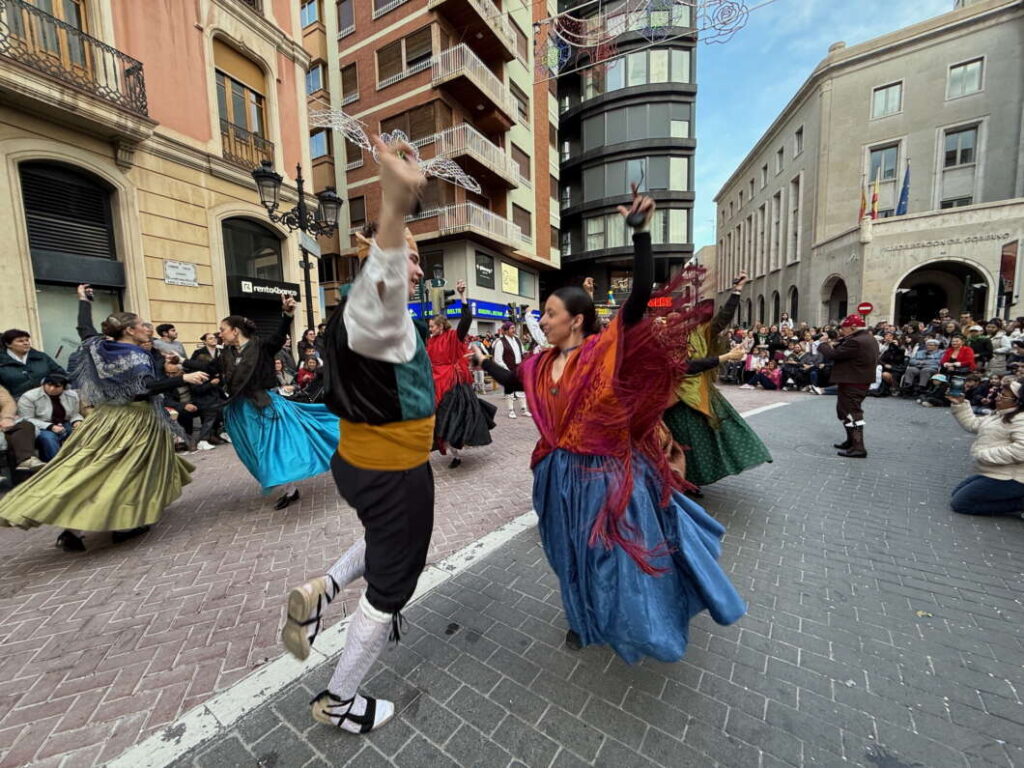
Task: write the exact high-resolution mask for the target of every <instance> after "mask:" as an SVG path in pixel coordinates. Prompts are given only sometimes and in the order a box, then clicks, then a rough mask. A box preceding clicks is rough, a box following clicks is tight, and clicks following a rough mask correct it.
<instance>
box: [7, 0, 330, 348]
mask: <svg viewBox="0 0 1024 768" xmlns="http://www.w3.org/2000/svg"><path fill="white" fill-rule="evenodd" d="M145 5H146V8H145V12H144V13H140V12H139V6H140V4H139V3H138V2H136V0H64V2H61V3H43V2H28V0H5V2H3V3H0V158H2V165H0V201H2V204H0V228H2V229H3V231H4V232H5V234H6V239H7V246H6V247H5V249H4V252H3V255H2V256H0V260H2V264H3V268H4V269H3V273H4V280H3V282H2V283H0V326H2V327H4V328H8V327H12V326H13V327H18V328H26V329H27V330H29V331H30V332H31V333H32V335H33V337H34V343H35V345H36V346H37V347H39V348H42V349H45V350H46V351H47V352H49V353H50V354H52V355H57V357H58V360H60V361H61V362H62V363H63V362H66V361H67V357H68V355H69V354H70V352H71V351H72V350H73V349H74V347H75V346H76V345H77V343H78V339H77V336H76V334H75V312H76V299H75V290H74V287H75V285H76V284H77V283H79V282H90V283H92V284H93V286H94V287H95V289H96V305H97V312H96V314H97V315H99V314H100V313H101V312H104V311H105V312H110V311H114V310H119V309H126V310H130V311H134V312H138V313H139V314H141V315H142V316H143V317H145V318H146V319H148V320H151V321H152V322H154V323H165V322H167V323H174V324H175V325H177V327H178V329H179V333H180V338H181V340H182V341H183V342H184V343H185V346H186V349H189V350H191V349H192V348H193V344H195V343H196V342H197V341H198V338H199V335H200V334H202V333H204V332H206V331H210V330H215V329H216V327H217V322H218V321H219V319H220V318H221V317H224V316H225V315H228V314H232V313H240V314H245V315H249V316H251V317H252V318H253V319H254V320H256V321H257V322H258V323H261V324H269V323H272V322H274V321H275V320H274V319H275V318H276V317H279V316H280V315H279V311H280V309H279V308H280V299H279V294H280V292H282V291H296V292H299V291H300V284H301V282H302V280H301V269H300V267H299V239H298V236H297V235H296V234H294V233H289V232H288V231H287V230H284V229H282V228H280V227H278V226H276V225H275V224H273V223H271V222H270V220H269V219H268V217H267V213H266V211H265V210H264V209H263V208H262V206H261V205H260V204H259V197H258V195H257V192H256V186H255V184H254V182H253V179H252V176H251V171H252V170H253V168H254V167H256V166H258V165H259V164H260V162H261V161H263V160H269V161H270V162H271V163H272V165H273V167H274V168H275V170H276V171H277V172H278V173H280V174H282V175H283V176H284V177H285V182H284V188H283V189H282V197H283V200H284V203H285V205H286V206H287V207H290V206H291V205H292V204H294V203H295V201H296V199H295V186H294V181H293V179H294V176H295V168H296V166H297V165H299V164H301V165H303V166H304V167H305V168H306V169H307V172H308V169H309V149H308V146H307V142H306V136H307V135H308V127H307V122H306V108H305V104H304V103H301V98H302V90H301V84H302V81H303V78H305V76H306V71H307V69H308V63H309V56H308V55H307V53H306V52H305V50H304V49H303V47H302V40H301V31H300V27H299V7H298V5H297V4H295V3H294V2H292V1H291V0H194V1H190V2H159V3H157V2H154V3H146V4H145ZM311 202H313V203H314V204H315V200H312V201H311ZM314 293H315V291H314ZM301 300H302V301H307V300H313V301H314V302H315V301H316V296H315V295H314V296H313V297H306V296H301ZM317 309H318V311H319V308H317ZM58 353H59V354H58Z"/></svg>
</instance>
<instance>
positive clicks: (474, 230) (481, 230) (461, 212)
mask: <svg viewBox="0 0 1024 768" xmlns="http://www.w3.org/2000/svg"><path fill="white" fill-rule="evenodd" d="M437 228H438V232H439V233H440V234H441V235H442V236H448V235H460V234H467V235H476V236H478V237H481V238H484V239H486V240H489V241H491V242H492V243H493V244H496V245H499V246H504V247H505V248H509V249H514V248H516V247H517V246H518V245H519V243H520V242H521V232H520V230H519V227H518V226H516V225H515V224H513V223H512V222H511V221H509V220H508V219H506V218H505V217H504V216H499V215H498V214H496V213H495V212H494V211H489V210H487V209H486V208H484V207H483V206H480V205H477V204H476V203H468V202H467V203H456V204H455V205H446V206H443V207H441V208H438V209H437Z"/></svg>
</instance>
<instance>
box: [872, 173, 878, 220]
mask: <svg viewBox="0 0 1024 768" xmlns="http://www.w3.org/2000/svg"><path fill="white" fill-rule="evenodd" d="M877 218H878V176H875V186H874V187H873V188H872V190H871V219H872V221H874V220H875V219H877Z"/></svg>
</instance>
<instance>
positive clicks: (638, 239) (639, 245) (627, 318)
mask: <svg viewBox="0 0 1024 768" xmlns="http://www.w3.org/2000/svg"><path fill="white" fill-rule="evenodd" d="M653 284H654V254H653V253H652V252H651V233H650V232H640V231H638V232H634V233H633V290H632V291H631V292H630V294H629V298H628V299H626V303H625V304H623V305H622V309H621V310H619V311H620V312H621V313H622V322H623V324H625V325H627V326H630V325H636V324H637V323H639V322H640V321H641V320H643V318H644V314H645V313H646V312H647V303H648V302H649V301H650V300H651V286H652V285H653Z"/></svg>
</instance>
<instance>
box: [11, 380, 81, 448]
mask: <svg viewBox="0 0 1024 768" xmlns="http://www.w3.org/2000/svg"><path fill="white" fill-rule="evenodd" d="M67 387H68V377H67V376H65V375H63V374H60V373H50V374H47V375H46V376H44V377H43V385H42V386H41V387H36V388H35V389H30V390H29V391H28V392H26V393H25V394H23V395H22V396H21V397H19V398H18V415H19V416H20V417H21V418H23V419H24V420H25V421H27V422H29V423H30V424H31V425H32V426H34V427H35V428H36V447H37V448H38V449H39V458H40V459H42V460H43V461H50V460H51V459H52V458H53V457H54V456H56V455H57V451H59V450H60V447H61V446H62V445H63V444H64V441H65V440H67V439H68V438H69V437H70V436H71V432H72V430H74V428H75V427H76V426H77V425H78V423H79V422H80V421H82V418H83V417H82V414H81V413H80V412H79V407H80V403H79V397H78V393H77V392H73V391H72V390H69V389H68V388H67Z"/></svg>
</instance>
